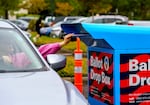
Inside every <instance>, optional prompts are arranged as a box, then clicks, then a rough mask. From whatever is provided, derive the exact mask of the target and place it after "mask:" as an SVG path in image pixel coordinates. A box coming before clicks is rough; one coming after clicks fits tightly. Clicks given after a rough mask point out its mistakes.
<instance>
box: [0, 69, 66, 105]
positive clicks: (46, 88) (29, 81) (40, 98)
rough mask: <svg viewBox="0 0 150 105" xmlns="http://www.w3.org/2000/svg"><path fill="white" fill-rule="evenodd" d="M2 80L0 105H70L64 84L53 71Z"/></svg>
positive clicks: (0, 84)
mask: <svg viewBox="0 0 150 105" xmlns="http://www.w3.org/2000/svg"><path fill="white" fill-rule="evenodd" d="M0 78H1V80H0V105H68V103H67V94H66V90H65V89H64V88H65V86H64V83H63V82H62V79H60V77H59V76H58V75H57V74H56V72H54V71H53V70H50V71H46V72H36V73H14V74H13V73H12V74H9V75H8V74H7V75H5V74H4V75H2V74H1V75H0ZM54 95H55V96H54Z"/></svg>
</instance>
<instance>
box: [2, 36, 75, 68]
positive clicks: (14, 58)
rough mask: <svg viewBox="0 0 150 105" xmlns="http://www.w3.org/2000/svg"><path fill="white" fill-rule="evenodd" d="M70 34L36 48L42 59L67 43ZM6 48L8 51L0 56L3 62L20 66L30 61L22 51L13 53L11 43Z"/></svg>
mask: <svg viewBox="0 0 150 105" xmlns="http://www.w3.org/2000/svg"><path fill="white" fill-rule="evenodd" d="M72 35H73V34H68V35H66V36H65V37H64V40H63V41H61V42H56V43H49V44H44V45H41V46H40V47H39V48H38V50H39V52H40V53H41V55H42V56H43V57H44V59H45V60H46V56H47V55H48V54H55V53H57V51H59V50H60V49H61V48H62V47H63V46H65V45H67V44H68V43H69V42H70V41H71V37H72ZM8 50H9V51H7V52H9V53H5V55H3V56H1V57H0V61H3V62H4V63H5V64H12V65H13V66H15V67H19V68H22V67H25V66H27V65H29V64H30V63H31V62H30V60H29V59H28V57H27V56H26V54H25V53H24V52H18V53H13V52H14V48H13V47H12V46H11V45H10V46H8Z"/></svg>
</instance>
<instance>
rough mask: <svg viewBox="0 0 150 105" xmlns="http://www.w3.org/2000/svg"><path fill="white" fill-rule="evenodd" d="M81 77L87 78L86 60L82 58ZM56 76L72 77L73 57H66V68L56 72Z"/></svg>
mask: <svg viewBox="0 0 150 105" xmlns="http://www.w3.org/2000/svg"><path fill="white" fill-rule="evenodd" d="M82 63H83V65H82V75H83V76H87V72H88V71H87V58H86V57H84V58H83V60H82ZM58 74H59V75H60V76H61V77H67V76H69V77H73V76H74V57H73V56H67V64H66V67H65V68H63V69H62V70H60V71H58Z"/></svg>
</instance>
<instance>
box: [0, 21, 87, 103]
mask: <svg viewBox="0 0 150 105" xmlns="http://www.w3.org/2000/svg"><path fill="white" fill-rule="evenodd" d="M0 49H1V51H0V105H89V104H88V102H87V100H86V98H85V97H84V96H83V95H82V94H81V93H80V92H79V91H78V90H77V88H76V87H75V86H74V85H73V84H72V83H70V82H69V81H65V80H63V79H61V77H60V76H59V75H58V74H57V72H56V71H55V70H54V69H56V70H59V69H60V68H63V67H64V66H65V61H66V59H65V57H64V56H62V55H57V54H54V55H53V54H50V55H48V56H47V62H48V63H47V62H46V60H45V59H43V57H42V56H41V54H40V53H39V52H38V50H37V48H36V47H35V46H34V44H33V43H32V42H31V41H30V39H29V38H28V37H27V36H26V35H25V34H24V33H23V32H22V31H21V30H20V28H18V27H17V26H16V25H13V24H11V23H10V22H9V21H6V20H0ZM18 53H21V54H22V56H20V57H19V56H18V55H17V54H18ZM7 54H8V55H9V57H12V56H13V58H14V59H13V60H14V61H15V62H14V63H13V62H10V61H9V60H8V59H5V60H4V59H3V58H4V57H5V58H6V55H7ZM14 54H15V56H14ZM17 58H19V59H18V60H17ZM21 58H24V60H23V61H21V60H20V59H21ZM17 64H20V65H22V66H19V65H18V66H17Z"/></svg>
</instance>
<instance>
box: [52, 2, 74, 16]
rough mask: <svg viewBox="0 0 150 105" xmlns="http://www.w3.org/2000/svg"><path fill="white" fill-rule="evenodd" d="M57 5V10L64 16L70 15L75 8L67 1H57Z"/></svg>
mask: <svg viewBox="0 0 150 105" xmlns="http://www.w3.org/2000/svg"><path fill="white" fill-rule="evenodd" d="M56 7H57V9H56V10H55V12H56V13H57V14H60V15H63V16H68V15H70V13H71V12H72V11H73V10H74V8H73V7H72V6H71V5H69V3H67V2H57V3H56Z"/></svg>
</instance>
